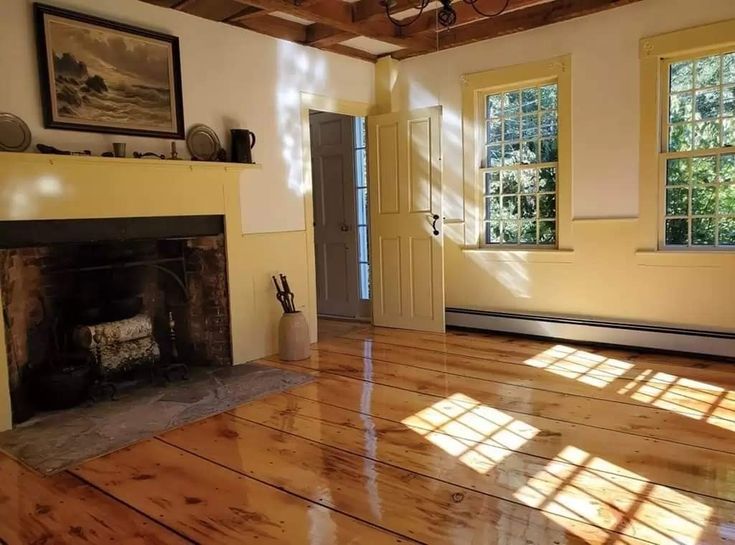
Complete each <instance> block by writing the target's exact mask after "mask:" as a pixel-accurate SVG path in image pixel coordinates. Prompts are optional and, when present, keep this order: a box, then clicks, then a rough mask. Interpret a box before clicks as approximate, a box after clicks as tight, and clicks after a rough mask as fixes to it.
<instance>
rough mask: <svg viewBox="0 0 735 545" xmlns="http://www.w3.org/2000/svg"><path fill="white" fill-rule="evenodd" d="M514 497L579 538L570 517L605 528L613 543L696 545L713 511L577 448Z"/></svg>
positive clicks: (608, 540) (565, 452) (607, 541)
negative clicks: (629, 538) (636, 541)
mask: <svg viewBox="0 0 735 545" xmlns="http://www.w3.org/2000/svg"><path fill="white" fill-rule="evenodd" d="M621 477H623V478H621ZM514 495H515V497H516V498H517V499H518V500H520V501H521V502H523V503H524V504H526V505H528V506H530V507H534V508H536V509H541V510H543V512H544V514H545V515H546V516H549V517H550V518H553V520H554V521H555V522H557V523H558V524H562V525H564V526H565V527H566V528H567V529H568V530H569V531H570V532H574V533H577V534H578V535H579V529H578V528H576V527H575V526H574V525H573V524H571V521H569V522H570V524H566V523H565V522H564V521H565V520H566V519H565V518H564V517H569V518H573V519H577V520H580V519H581V520H584V521H587V522H589V523H590V524H593V525H596V526H598V527H600V528H601V529H602V530H600V531H604V532H605V533H608V534H609V535H607V536H606V537H605V539H604V540H603V541H604V543H605V544H609V545H613V544H618V545H619V544H622V543H628V541H627V540H626V539H625V536H619V535H617V534H619V533H621V534H627V535H630V536H635V537H636V538H638V539H642V540H648V541H650V542H652V543H656V544H657V545H695V544H696V543H697V542H698V539H699V537H700V535H701V534H702V531H703V529H704V528H705V527H706V525H707V521H708V519H709V517H710V515H711V513H712V508H711V507H709V506H707V505H705V504H703V503H701V502H698V501H696V500H694V499H692V498H690V497H688V496H686V495H684V494H682V493H680V492H677V491H675V490H672V489H670V488H667V487H665V486H662V485H658V484H654V483H651V482H649V481H648V480H646V479H645V478H644V477H642V476H640V475H638V474H636V473H633V472H632V471H628V470H627V469H624V468H622V467H619V466H617V465H615V464H612V463H610V462H608V461H606V460H604V459H603V458H599V457H596V456H592V455H591V454H589V453H587V452H585V451H583V450H581V449H578V448H576V447H573V446H568V447H566V448H565V449H564V450H563V451H562V452H561V453H560V454H559V455H558V456H557V457H556V458H554V459H553V460H552V461H551V462H549V463H548V464H547V465H546V467H545V468H544V469H543V470H541V471H540V472H539V473H537V474H536V475H535V476H534V477H533V478H532V479H531V480H529V482H528V483H527V484H526V485H525V486H523V487H522V488H520V489H519V490H518V491H517V492H515V494H514ZM609 532H613V533H609ZM580 537H582V538H583V539H589V537H590V536H589V535H580ZM601 537H604V536H596V539H595V541H597V540H599V539H600V538H601Z"/></svg>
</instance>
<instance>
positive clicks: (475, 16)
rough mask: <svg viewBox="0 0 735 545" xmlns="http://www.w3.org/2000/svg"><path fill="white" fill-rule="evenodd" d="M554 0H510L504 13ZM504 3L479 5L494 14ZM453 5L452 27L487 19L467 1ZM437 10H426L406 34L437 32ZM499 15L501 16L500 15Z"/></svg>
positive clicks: (482, 1)
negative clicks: (455, 17) (454, 21)
mask: <svg viewBox="0 0 735 545" xmlns="http://www.w3.org/2000/svg"><path fill="white" fill-rule="evenodd" d="M553 1H554V0H508V7H507V8H506V9H505V11H504V12H503V13H502V15H505V14H506V13H511V12H513V11H518V10H522V9H527V8H529V7H532V6H537V5H539V4H547V3H549V2H553ZM504 4H505V0H480V2H478V6H477V7H478V9H479V10H480V11H482V12H483V13H490V14H492V13H497V12H498V11H499V10H500V8H502V7H503V5H504ZM452 7H453V8H454V11H455V13H456V14H457V22H456V23H454V24H453V25H452V26H451V27H450V28H459V27H460V26H462V25H466V24H469V23H474V22H475V21H480V20H483V19H486V17H485V16H484V15H480V14H479V13H477V11H475V9H474V8H473V7H472V6H471V5H470V4H467V3H466V2H455V3H454V4H453V5H452ZM437 11H438V10H436V9H432V10H428V11H425V12H424V13H423V14H422V15H421V16H420V17H419V18H418V19H417V20H416V21H415V22H414V23H412V24H411V25H410V26H408V27H406V28H404V29H403V33H404V34H405V35H406V36H412V35H415V34H422V33H426V32H432V33H433V32H436V31H437V22H436V14H437ZM498 17H500V16H499V15H498ZM438 30H439V31H440V32H445V31H446V30H447V29H445V28H444V27H442V26H441V25H440V26H439V28H438Z"/></svg>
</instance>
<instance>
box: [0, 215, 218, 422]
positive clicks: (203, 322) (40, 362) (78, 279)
mask: <svg viewBox="0 0 735 545" xmlns="http://www.w3.org/2000/svg"><path fill="white" fill-rule="evenodd" d="M129 221H130V220H128V222H129ZM129 225H130V224H129V223H128V226H129ZM108 227H109V225H108V224H105V229H107V228H108ZM138 227H139V226H138V224H136V229H137V228H138ZM136 229H132V232H131V230H130V229H125V230H124V231H125V232H126V233H129V234H132V235H133V236H134V237H135V238H132V239H125V238H122V239H121V236H120V233H119V232H115V231H114V229H113V230H112V231H111V232H110V233H109V234H105V231H104V229H103V230H102V231H101V234H100V231H99V229H98V230H97V231H98V232H97V235H96V238H105V237H106V236H107V237H109V239H110V240H95V241H84V242H79V241H75V242H72V241H69V240H63V238H64V236H66V238H67V239H68V238H69V235H68V234H67V235H64V236H62V239H59V240H54V241H53V243H52V244H48V245H41V244H39V242H40V240H26V241H23V242H24V243H29V242H31V243H33V244H35V245H33V246H21V247H6V248H5V249H1V250H0V289H2V301H3V309H2V310H3V316H4V322H5V338H6V346H7V355H8V364H9V365H8V368H9V382H10V392H11V401H12V404H13V415H14V418H13V419H14V421H15V422H16V423H17V422H19V421H22V420H23V419H24V418H25V417H27V416H28V415H29V413H30V412H32V411H33V405H34V403H33V392H32V391H31V390H32V383H33V380H32V379H33V375H34V373H36V372H38V371H39V370H42V369H43V368H44V366H47V365H50V364H53V365H58V364H59V359H60V358H62V354H61V352H63V351H64V346H65V344H66V343H67V341H68V337H69V332H70V331H71V329H72V328H73V327H74V326H75V325H78V324H80V323H85V322H86V323H91V322H94V321H95V320H98V321H106V320H108V319H115V317H114V316H113V315H112V314H110V312H114V311H111V310H110V308H109V307H110V305H111V304H113V303H115V302H116V301H119V300H123V301H125V300H129V299H131V298H133V299H139V300H140V305H141V312H143V313H145V314H147V315H149V316H150V317H151V318H152V320H153V323H154V334H155V337H156V340H157V341H158V343H159V345H160V347H161V354H162V356H161V357H162V360H163V361H166V359H169V358H170V357H171V345H170V342H169V336H168V313H169V312H171V313H172V314H173V316H174V319H175V321H176V333H177V348H178V352H179V355H180V359H181V360H183V361H185V362H186V363H187V364H189V365H231V364H232V353H231V342H230V316H229V301H228V290H227V285H228V283H227V258H226V251H225V240H224V234H223V233H213V234H210V233H207V234H202V235H196V236H190V235H192V233H191V232H185V233H183V235H184V236H176V235H173V234H172V233H171V232H170V229H164V230H163V231H161V230H160V229H158V230H156V229H155V228H153V229H152V230H148V232H146V229H145V228H144V229H143V230H142V231H141V230H136ZM41 231H43V229H41ZM34 232H36V233H38V232H39V231H38V230H34ZM55 232H56V234H55V235H53V236H55V237H59V235H58V229H57V230H56V231H55ZM146 235H163V236H160V237H156V238H154V237H153V236H146ZM73 236H79V235H78V234H74V235H73Z"/></svg>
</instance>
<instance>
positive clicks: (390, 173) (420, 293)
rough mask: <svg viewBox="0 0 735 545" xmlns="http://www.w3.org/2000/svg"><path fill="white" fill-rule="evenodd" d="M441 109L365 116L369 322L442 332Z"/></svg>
mask: <svg viewBox="0 0 735 545" xmlns="http://www.w3.org/2000/svg"><path fill="white" fill-rule="evenodd" d="M440 122H441V109H440V108H439V107H434V108H426V109H423V110H415V111H412V112H398V113H390V114H383V115H375V116H369V117H368V164H369V168H370V170H369V176H370V178H369V182H368V187H369V195H370V238H371V247H372V251H371V256H372V261H371V263H372V264H371V275H372V288H373V323H374V324H375V325H379V326H385V327H397V328H405V329H417V330H422V331H444V242H443V233H442V231H443V229H442V228H443V225H442V192H441V191H442V188H441V150H440Z"/></svg>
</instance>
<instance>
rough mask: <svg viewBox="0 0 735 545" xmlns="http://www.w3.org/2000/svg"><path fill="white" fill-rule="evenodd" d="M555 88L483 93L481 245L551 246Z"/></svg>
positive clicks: (555, 154)
mask: <svg viewBox="0 0 735 545" xmlns="http://www.w3.org/2000/svg"><path fill="white" fill-rule="evenodd" d="M557 108H558V105H557V84H556V83H550V84H543V85H534V86H529V87H523V88H521V89H512V90H507V91H504V92H498V93H493V94H489V95H485V97H484V110H485V131H484V134H485V138H484V142H485V153H484V160H483V168H482V175H483V177H484V190H485V193H484V194H485V244H490V245H506V246H552V245H555V244H556V210H557V207H556V196H557V180H556V176H557V170H558V132H559V126H558V114H557Z"/></svg>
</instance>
